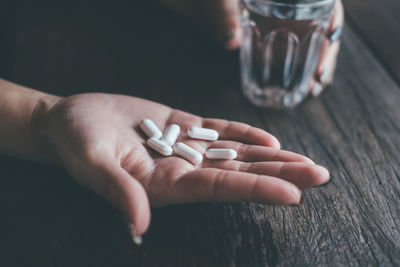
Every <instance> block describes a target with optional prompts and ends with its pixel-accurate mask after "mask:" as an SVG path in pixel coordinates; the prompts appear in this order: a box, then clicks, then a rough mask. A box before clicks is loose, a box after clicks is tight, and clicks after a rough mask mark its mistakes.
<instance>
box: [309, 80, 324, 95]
mask: <svg viewBox="0 0 400 267" xmlns="http://www.w3.org/2000/svg"><path fill="white" fill-rule="evenodd" d="M323 89H324V87H323V86H322V85H321V84H320V83H316V84H315V86H314V88H313V89H312V91H311V94H312V95H313V97H317V96H319V95H320V94H321V92H322V90H323Z"/></svg>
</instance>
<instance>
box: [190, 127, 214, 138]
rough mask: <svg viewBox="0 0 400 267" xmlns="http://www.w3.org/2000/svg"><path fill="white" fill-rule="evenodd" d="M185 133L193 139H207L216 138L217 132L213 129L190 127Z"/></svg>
mask: <svg viewBox="0 0 400 267" xmlns="http://www.w3.org/2000/svg"><path fill="white" fill-rule="evenodd" d="M187 134H188V135H189V136H190V137H192V138H194V139H202V140H207V141H215V140H218V137H219V134H218V132H217V131H216V130H214V129H207V128H201V127H195V126H194V127H190V128H189V129H188V132H187Z"/></svg>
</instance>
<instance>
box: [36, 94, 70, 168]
mask: <svg viewBox="0 0 400 267" xmlns="http://www.w3.org/2000/svg"><path fill="white" fill-rule="evenodd" d="M61 99H63V98H62V97H59V96H55V95H49V94H45V95H43V96H41V97H40V98H39V99H38V100H37V103H36V104H35V107H34V109H33V111H32V116H31V121H30V130H31V139H32V144H33V146H34V148H35V149H34V150H35V152H37V153H36V155H35V160H37V161H39V162H43V163H57V162H58V160H57V154H56V153H55V151H54V149H53V148H52V146H51V144H50V142H49V134H48V128H49V127H48V126H49V125H48V123H49V116H50V113H51V112H52V110H53V109H54V107H55V106H56V105H57V103H59V101H60V100H61Z"/></svg>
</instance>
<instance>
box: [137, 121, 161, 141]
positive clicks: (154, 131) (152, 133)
mask: <svg viewBox="0 0 400 267" xmlns="http://www.w3.org/2000/svg"><path fill="white" fill-rule="evenodd" d="M140 129H142V131H143V132H144V133H145V134H146V135H147V137H148V138H157V139H160V137H161V136H162V132H161V131H160V129H158V127H157V125H155V124H154V122H153V121H152V120H150V119H144V120H142V122H141V123H140Z"/></svg>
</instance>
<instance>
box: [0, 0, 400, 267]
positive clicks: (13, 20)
mask: <svg viewBox="0 0 400 267" xmlns="http://www.w3.org/2000/svg"><path fill="white" fill-rule="evenodd" d="M10 2H11V3H12V6H11V7H10V8H9V12H8V11H5V10H7V9H4V8H3V9H2V11H3V16H2V20H3V22H4V23H7V24H4V23H3V24H2V25H3V26H4V25H7V27H4V28H6V29H7V31H5V34H4V35H3V37H4V39H3V42H2V44H1V45H2V51H1V56H2V59H1V60H0V61H1V62H2V65H1V71H2V75H3V77H5V78H7V79H10V80H12V81H15V82H18V83H21V84H24V85H27V86H30V87H33V88H36V89H40V90H44V91H47V92H51V93H55V94H60V95H69V94H73V93H79V92H92V91H93V92H94V91H97V92H98V91H100V92H112V93H122V94H129V95H135V96H140V97H144V98H148V99H151V100H155V101H159V102H162V103H165V104H168V105H170V106H173V107H175V108H179V109H183V110H186V111H189V112H192V113H195V114H198V115H202V116H211V117H222V118H226V119H230V120H238V121H243V122H246V123H250V124H253V125H255V126H258V127H261V128H264V129H267V130H269V131H270V132H272V133H273V134H275V135H276V136H278V137H279V139H280V140H281V142H282V144H283V147H284V148H285V149H288V150H293V151H296V152H298V153H302V154H305V155H307V156H309V157H311V158H312V159H314V160H316V161H317V162H318V163H320V164H322V165H325V166H327V167H328V168H329V169H330V171H331V174H332V181H331V182H330V183H329V184H327V185H325V186H322V187H319V188H314V189H311V190H305V191H304V195H303V201H302V202H303V203H302V205H301V206H299V207H279V206H268V205H259V204H247V203H241V204H220V203H207V204H190V205H179V206H170V207H165V208H157V209H153V219H152V224H151V228H150V230H149V232H148V233H147V234H146V235H145V236H144V244H143V246H141V247H137V246H135V245H133V244H132V242H131V240H130V239H129V236H128V234H127V232H126V230H125V228H124V225H123V223H122V221H121V219H120V217H119V214H118V213H117V211H116V210H114V209H113V208H112V207H111V206H109V205H108V204H107V203H106V202H105V201H103V200H102V199H100V198H98V197H97V196H95V195H94V194H93V193H91V192H89V191H86V190H85V189H82V188H81V187H79V186H78V185H76V184H75V183H74V182H72V181H71V179H70V177H69V175H68V174H67V173H66V172H65V171H64V170H63V169H62V168H59V167H49V166H43V165H39V164H35V163H30V162H23V161H20V160H16V159H11V158H7V157H2V158H1V159H0V170H1V179H0V213H1V220H0V265H1V266H276V265H279V266H288V265H293V266H316V265H320V266H325V265H331V266H341V265H342V266H377V265H382V266H399V265H400V205H399V203H400V56H399V47H400V31H399V29H398V26H399V25H400V16H399V14H400V2H399V1H398V0H380V1H375V0H364V1H359V0H345V6H346V15H347V27H346V28H345V31H344V38H343V45H342V50H341V54H340V57H339V68H338V71H337V75H336V79H335V82H334V84H333V85H332V86H331V87H330V88H329V89H328V90H326V91H325V92H324V93H323V95H322V96H321V97H320V98H318V99H311V100H309V101H307V102H306V103H305V104H304V105H302V106H300V107H299V108H298V109H295V110H294V111H291V112H278V111H271V110H264V109H259V108H255V107H253V106H251V105H250V104H248V102H247V101H246V100H245V99H244V97H243V95H242V94H241V92H240V85H239V71H238V67H239V65H238V54H237V52H225V51H223V50H222V49H220V48H219V47H218V46H217V45H215V43H213V42H212V41H210V40H209V39H208V38H207V37H205V36H203V35H202V33H201V32H200V31H199V30H198V29H197V28H196V27H195V26H193V25H191V24H190V23H188V22H187V21H185V20H184V19H182V18H179V17H176V16H175V15H174V14H171V13H170V12H169V11H167V10H165V9H163V8H160V7H158V6H156V5H154V4H151V3H146V4H143V3H141V4H139V3H136V4H135V1H126V2H125V3H122V4H116V3H114V2H112V1H108V2H106V1H101V2H102V3H100V4H99V3H98V2H99V1H96V2H94V1H76V0H74V1H64V3H62V4H57V5H55V4H54V3H53V1H49V0H43V1H40V4H33V3H31V1H16V2H15V1H10ZM136 2H139V1H136ZM141 2H146V1H141ZM147 2H151V1H147ZM3 5H4V4H3Z"/></svg>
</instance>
